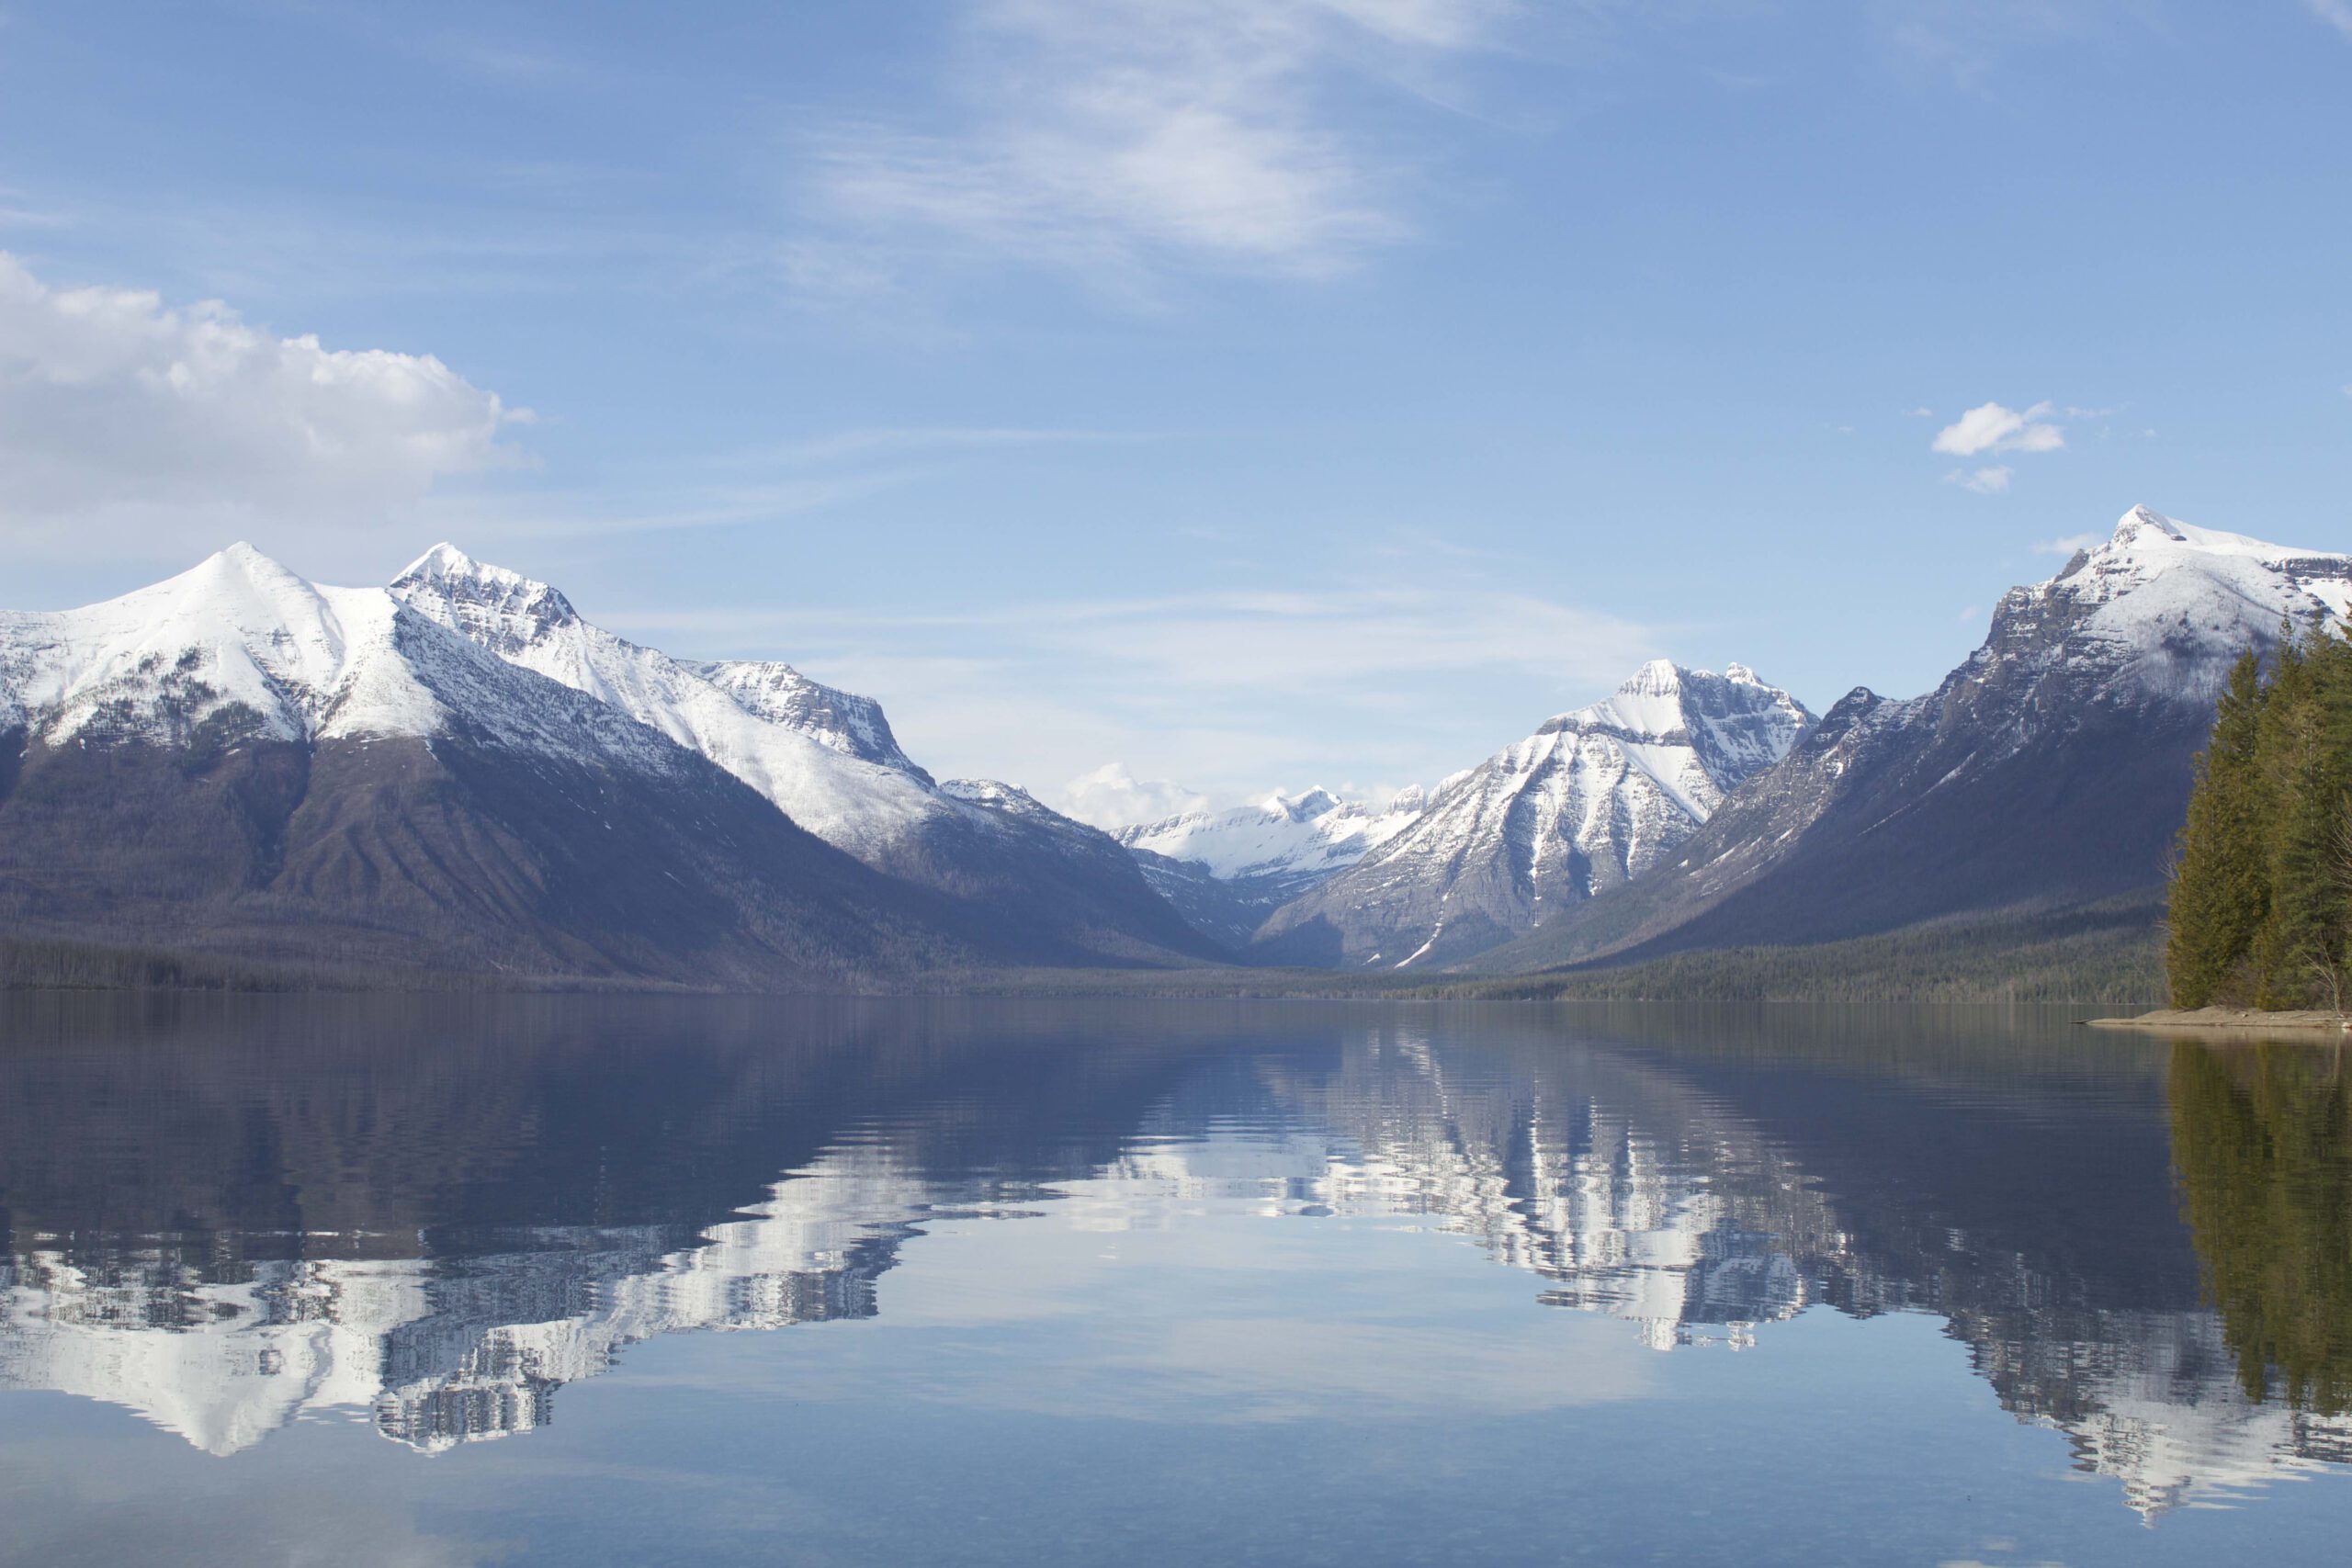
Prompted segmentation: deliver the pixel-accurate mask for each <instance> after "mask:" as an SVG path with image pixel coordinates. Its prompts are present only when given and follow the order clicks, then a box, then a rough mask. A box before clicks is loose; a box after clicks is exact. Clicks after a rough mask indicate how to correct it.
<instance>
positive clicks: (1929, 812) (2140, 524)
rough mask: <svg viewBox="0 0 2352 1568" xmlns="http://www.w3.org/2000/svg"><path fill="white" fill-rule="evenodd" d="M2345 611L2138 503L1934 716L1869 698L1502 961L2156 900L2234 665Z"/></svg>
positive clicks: (2253, 554)
mask: <svg viewBox="0 0 2352 1568" xmlns="http://www.w3.org/2000/svg"><path fill="white" fill-rule="evenodd" d="M2348 602H2352V557H2345V556H2338V555H2323V554H2318V553H2315V552H2309V551H2301V550H2294V549H2289V548H2286V547H2279V546H2274V545H2266V544H2263V543H2261V542H2260V541H2258V540H2254V539H2247V538H2244V537H2241V536H2237V535H2233V534H2220V533H2215V532H2212V531H2210V530H2206V529H2199V528H2194V527H2190V526H2188V525H2185V524H2181V523H2177V522H2175V521H2173V520H2172V519H2170V518H2166V517H2162V516H2159V515H2158V514H2156V513H2153V512H2150V511H2148V510H2147V509H2146V508H2144V507H2143V508H2138V509H2135V510H2134V511H2132V512H2131V513H2129V514H2127V515H2126V516H2125V517H2124V519H2123V520H2122V522H2121V523H2120V524H2119V525H2117V528H2116V530H2115V534H2114V536H2113V537H2111V538H2110V539H2109V541H2108V542H2107V543H2106V544H2104V545H2102V546H2100V547H2098V548H2097V549H2095V550H2089V551H2085V552H2081V553H2079V554H2077V556H2076V557H2075V559H2074V560H2072V561H2070V562H2069V563H2068V564H2067V566H2066V568H2065V570H2063V571H2061V572H2060V573H2059V574H2058V576H2056V577H2055V578H2052V580H2051V581H2047V582H2044V583H2041V584H2039V585H2038V586H2035V587H2031V588H2018V589H2013V590H2011V591H2010V592H2008V593H2007V595H2005V596H2004V597H2003V599H2002V601H2001V603H2000V604H1999V606H1998V607H1997V608H1996V611H1995V612H1994V616H1993V626H1992V631H1991V634H1990V635H1989V636H1988V637H1986V639H1985V645H1984V646H1983V647H1982V648H1980V649H1977V651H1976V652H1975V653H1974V654H1973V655H1971V656H1970V658H1969V660H1968V661H1967V662H1966V663H1964V664H1962V666H1961V667H1960V668H1959V669H1957V670H1955V671H1952V673H1951V675H1950V676H1949V677H1947V678H1946V679H1945V681H1944V682H1943V684H1942V685H1941V686H1939V687H1938V688H1937V689H1936V690H1935V691H1934V692H1932V693H1930V694H1928V695H1926V696H1923V697H1917V698H1913V699H1910V700H1908V701H1890V700H1888V699H1886V698H1883V697H1880V696H1878V695H1877V694H1874V693H1871V692H1869V691H1864V690H1857V691H1855V692H1853V693H1851V694H1849V695H1847V696H1846V697H1845V698H1844V699H1842V700H1841V701H1839V702H1838V704H1837V705H1834V706H1833V707H1832V708H1831V709H1830V711H1829V712H1828V713H1827V714H1826V715H1825V716H1823V718H1822V720H1821V722H1820V723H1819V725H1817V726H1816V727H1815V728H1814V729H1813V730H1812V731H1811V732H1810V733H1809V734H1807V735H1806V736H1805V737H1804V739H1802V740H1801V741H1799V742H1798V744H1797V745H1796V746H1795V747H1794V748H1793V749H1792V750H1790V752H1789V753H1788V755H1787V757H1786V758H1785V759H1784V760H1782V761H1781V762H1780V763H1779V765H1777V766H1775V767H1772V768H1770V769H1768V770H1765V771H1764V772H1762V773H1758V775H1757V776H1755V777H1754V778H1752V779H1750V780H1749V781H1748V782H1747V784H1745V785H1744V786H1742V787H1741V788H1740V789H1739V790H1738V791H1736V793H1735V794H1734V795H1732V797H1731V799H1730V800H1729V801H1728V802H1726V803H1725V804H1724V807H1723V808H1722V809H1721V810H1720V811H1718V812H1717V813H1716V814H1715V815H1714V816H1713V818H1711V819H1710V820H1709V821H1708V822H1707V824H1706V825H1705V826H1704V827H1703V828H1702V829H1699V830H1698V831H1696V832H1694V833H1693V834H1691V836H1690V838H1689V839H1688V840H1686V841H1684V842H1682V843H1681V844H1679V846H1678V848H1677V851H1676V852H1675V854H1674V855H1673V856H1671V857H1670V858H1669V859H1668V860H1667V861H1666V862H1665V863H1663V864H1662V865H1661V866H1660V867H1659V869H1657V871H1655V872H1653V873H1652V874H1649V875H1648V876H1646V877H1644V878H1642V879H1641V880H1639V881H1637V882H1635V883H1634V884H1633V885H1631V886H1626V887H1623V888H1622V889H1619V890H1617V891H1614V892H1611V894H1609V895H1608V896H1607V897H1601V898H1597V899H1595V900H1593V901H1592V902H1591V903H1590V904H1589V905H1586V906H1584V907H1581V908H1574V909H1566V910H1562V911H1559V912H1556V913H1555V914H1554V915H1553V916H1552V917H1550V918H1548V919H1546V920H1545V921H1544V924H1543V925H1542V926H1541V928H1540V929H1538V930H1536V931H1533V932H1532V933H1530V934H1529V935H1527V936H1525V937H1523V938H1521V939H1520V940H1519V941H1517V942H1512V943H1511V944H1510V945H1509V946H1508V947H1505V948H1502V949H1500V950H1498V951H1497V952H1495V953H1490V954H1488V955H1487V957H1486V958H1485V959H1483V960H1482V961H1481V965H1482V966H1493V967H1501V968H1508V969H1513V970H1530V969H1541V968H1546V967H1551V966H1555V965H1560V964H1573V963H1579V962H1588V961H1591V960H1594V959H1599V958H1604V957H1605V958H1610V959H1611V960H1636V959H1642V958H1647V957H1653V956H1657V955H1660V954H1665V953H1678V952H1687V951H1691V950H1697V949H1704V948H1719V947H1733V946H1741V945H1748V944H1760V943H1773V944H1784V943H1798V942H1829V941H1835V940H1838V939H1839V938H1844V937H1854V936H1862V935H1867V934H1870V933H1872V932H1877V931H1891V930H1894V929H1897V928H1900V927H1904V926H1907V925H1912V924H1916V923H1917V922H1920V921H1924V920H1929V919H1938V918H1940V917H1945V916H1953V915H1963V914H1970V913H1975V912H1982V911H1988V910H1995V909H2004V908H2020V907H2032V908H2044V909H2047V908H2067V907H2073V906H2079V905H2085V904H2090V903H2095V902H2097V901H2098V900H2101V899H2106V898H2111V897H2118V896H2120V895H2125V894H2131V893H2136V892H2142V891H2144V890H2147V889H2151V888H2153V887H2154V886H2157V885H2158V884H2160V883H2161V882H2162V881H2163V879H2164V875H2165V866H2166V863H2167V861H2166V856H2167V855H2168V854H2169V852H2170V851H2171V847H2172V842H2173V839H2174V836H2175V835H2176V834H2177V833H2178V831H2179V829H2180V824H2181V820H2182V818H2183V816H2184V814H2185V812H2186V810H2187V806H2188V787H2189V778H2190V768H2191V763H2192V760H2193V759H2194V757H2195V755H2196V753H2197V751H2198V750H2199V748H2200V747H2202V746H2203V745H2204V742H2205V737H2206V734H2207V732H2208V731H2209V730H2210V729H2211V725H2212V718H2213V705H2214V702H2215V700H2216V699H2217V697H2218V695H2219V694H2220V691H2221V687H2222V681H2223V679H2224V678H2225V677H2226V675H2227V673H2228V671H2229V667H2230V665H2231V663H2232V662H2233V660H2236V659H2237V658H2238V656H2239V655H2240V654H2242V653H2244V652H2245V650H2246V649H2249V648H2267V647H2269V646H2271V645H2272V644H2273V643H2274V642H2275V641H2276V639H2277V637H2278V631H2279V627H2280V626H2281V625H2282V624H2292V625H2293V626H2296V627H2298V628H2300V629H2302V630H2306V631H2307V630H2310V629H2312V628H2313V627H2316V626H2321V625H2324V624H2326V622H2327V621H2328V620H2329V619H2330V618H2332V617H2340V616H2341V615H2343V614H2344V612H2345V609H2346V604H2347V603H2348Z"/></svg>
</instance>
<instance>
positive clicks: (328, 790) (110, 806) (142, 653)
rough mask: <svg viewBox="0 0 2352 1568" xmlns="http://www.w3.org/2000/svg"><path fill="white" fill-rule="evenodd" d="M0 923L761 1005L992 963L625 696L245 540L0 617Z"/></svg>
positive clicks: (931, 907) (888, 882) (923, 906)
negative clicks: (638, 712) (656, 726)
mask: <svg viewBox="0 0 2352 1568" xmlns="http://www.w3.org/2000/svg"><path fill="white" fill-rule="evenodd" d="M0 924H5V926H6V929H7V930H8V931H10V932H11V934H14V935H18V936H33V935H62V936H72V937H79V938H85V939H88V940H93V941H100V942H117V943H139V942H145V943H155V944H162V945H172V946H181V947H186V948H188V949H191V950H198V951H209V952H214V953H235V954H238V955H240V956H243V957H251V958H262V959H272V960H281V961H288V962H297V963H310V964H336V965H416V966H423V967H427V968H443V969H455V970H467V971H484V970H488V971H497V972H505V973H510V974H524V975H571V976H613V977H622V978H628V979H632V980H646V979H656V980H676V981H686V982H694V983H702V984H711V983H718V984H732V985H756V986H783V987H791V986H806V985H822V986H837V985H842V984H854V983H858V982H861V981H863V980H865V979H868V978H871V977H873V976H879V975H888V974H892V973H898V972H901V971H904V970H906V969H908V968H910V967H923V966H930V965H935V964H958V963H968V962H973V961H975V960H976V959H978V958H979V957H981V956H983V955H985V954H986V953H988V951H989V948H988V945H987V943H985V942H981V941H977V940H975V939H974V938H973V937H972V936H971V935H969V934H967V933H968V931H969V929H970V928H969V927H968V925H967V924H966V922H964V921H962V920H961V919H959V916H958V911H956V909H955V908H953V907H952V906H951V905H950V904H949V903H948V901H946V900H944V899H942V898H940V897H937V896H936V895H934V894H933V893H931V892H929V891H927V890H924V889H921V888H916V887H911V886H906V885H904V884H902V883H899V882H896V881H893V880H892V879H890V878H888V877H885V876H882V875H880V874H876V873H875V872H873V871H871V870H869V869H868V868H866V867H865V866H864V865H862V864H860V863H858V862H856V861H855V860H854V859H852V858H851V857H850V856H848V855H845V854H843V853H842V852H839V851H837V850H835V849H834V848H832V847H831V845H828V844H826V843H824V842H822V841H821V840H818V839H816V838H814V837H812V836H810V835H809V833H807V832H805V831H803V830H802V829H799V828H797V827H796V826H794V825H793V824H792V822H791V821H789V820H788V819H787V818H785V817H784V816H783V814H781V813H779V812H778V811H776V810H775V808H774V807H772V806H771V805H770V804H769V803H768V802H767V801H765V800H763V799H762V798H761V797H760V796H759V795H757V794H755V793H754V792H753V791H752V790H751V789H749V788H746V787H745V786H744V785H743V784H741V783H740V782H739V781H737V780H736V779H735V778H734V777H732V776H731V775H729V773H727V772H725V771H724V770H722V769H720V768H719V767H718V766H716V765H714V764H713V763H711V762H710V761H707V759H705V758H704V757H703V756H701V755H700V754H698V753H697V752H695V751H692V750H687V749H685V748H684V747H681V746H678V745H676V744H674V743H673V741H671V740H670V739H667V738H665V737H664V736H663V735H662V734H660V733H659V732H657V731H655V730H653V729H650V728H647V727H645V726H644V725H642V724H639V723H638V722H637V721H636V720H635V719H633V718H631V717H629V716H628V715H626V714H624V713H623V712H621V711H620V710H619V709H617V708H616V707H613V706H611V705H607V704H605V703H603V702H600V701H597V700H595V699H594V698H593V697H590V696H587V695H584V694H581V693H578V692H575V691H573V690H571V689H570V688H569V687H567V686H564V685H561V684H559V683H558V682H553V681H550V680H548V679H547V678H545V677H544V676H541V675H538V674H536V673H533V672H532V671H527V670H523V669H519V668H517V667H515V666H514V665H511V664H508V663H505V662H503V661H502V660H498V659H496V658H494V657H492V655H491V654H489V653H487V652H485V651H484V650H482V649H480V648H478V647H476V646H475V645H474V644H473V643H471V642H469V641H467V640H465V639H464V638H462V637H455V636H452V635H450V634H449V633H448V632H447V631H446V630H445V629H444V628H443V627H442V626H439V625H437V624H435V622H434V621H432V620H431V619H429V618H427V617H426V616H424V615H420V614H418V613H417V612H416V611H415V610H413V609H412V608H410V607H409V606H408V605H407V604H403V603H402V602H401V600H400V599H398V598H395V597H394V596H393V595H392V594H390V593H389V592H386V591H384V590H382V589H379V588H378V589H369V588H323V587H320V586H317V585H315V584H312V583H310V582H306V581H303V580H302V579H300V578H299V577H297V576H295V575H294V574H293V573H292V572H290V571H288V570H286V569H285V568H284V567H282V566H279V565H278V564H277V562H275V561H272V560H270V559H268V558H266V557H264V556H262V555H261V554H259V553H258V552H257V551H255V550H254V549H252V548H250V547H246V546H243V545H239V546H234V547H231V548H229V549H227V550H224V551H222V552H221V553H220V554H219V555H216V556H214V557H212V558H210V559H209V560H207V561H205V562H204V563H202V564H201V565H199V566H198V567H197V568H196V569H194V570H191V571H188V572H186V573H183V574H182V575H180V576H178V577H175V578H173V579H171V580H170V581H165V582H163V583H159V584H157V585H155V586H153V587H152V588H146V589H142V590H140V591H139V592H134V593H130V594H128V595H126V596H124V597H123V598H120V599H117V600H113V601H110V602H108V603H106V604H96V605H92V606H89V607H87V608H85V609H81V610H73V611H65V612H60V613H53V614H24V613H17V612H0ZM959 927H961V928H963V929H961V930H959V929H958V928H959Z"/></svg>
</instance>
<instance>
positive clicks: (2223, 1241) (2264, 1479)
mask: <svg viewBox="0 0 2352 1568" xmlns="http://www.w3.org/2000/svg"><path fill="white" fill-rule="evenodd" d="M2344 1055H2345V1053H2344V1052H2343V1050H2342V1049H2341V1048H2340V1047H2327V1046H2310V1045H2300V1046H2287V1047H2267V1048H2256V1047H2252V1046H2226V1047H2220V1048H2208V1047H2205V1046H2201V1045H2197V1044H2182V1043H2166V1042H2162V1041H2154V1040H2146V1039H2138V1038H2119V1037H2113V1036H2109V1035H2105V1034H2095V1033H2093V1032H2090V1031H2086V1030H2082V1029H2078V1028H2073V1027H2069V1025H2068V1023H2067V1021H2066V1020H2065V1019H2064V1017H2063V1016H2060V1015H2054V1014H2046V1013H2032V1012H2028V1013H2018V1012H2013V1011H1985V1012H1975V1011H1969V1010H1926V1009H1920V1010H1900V1009H1893V1010H1793V1009H1770V1010H1767V1009H1753V1010H1672V1009H1659V1008H1653V1009H1614V1010H1611V1009H1573V1008H1544V1007H1506V1006H1493V1007H1444V1006H1401V1005H1400V1006H1390V1005H1361V1006H1359V1005H1353V1004H1347V1005H1338V1004H1319V1003H1312V1004H1311V1003H1296V1004H1240V1003H1235V1004H1218V1003H1185V1004H1174V1003H1170V1004H1160V1003H1137V1002H1101V1003H1096V1002H1085V1003H1067V1004H1064V1003H1055V1004H1046V1003H1027V1002H1003V1003H979V1002H969V1003H936V1002H931V1003H926V1002H905V1003H897V1002H892V1003H817V1004H807V1003H802V1004H787V1003H779V1002H757V1003H754V1002H734V1001H708V1000H681V999H668V998H629V999H626V1000H620V1001H613V1000H605V999H587V998H503V999H478V1000H468V999H446V998H445V999H435V1000H426V1001H419V1000H408V999H390V1000H388V999H383V998H342V999H300V1000H279V999H254V1000H247V999H225V1000H224V999H220V998H103V997H99V998H43V997H17V998H0V1234H5V1235H6V1244H7V1246H6V1257H5V1260H0V1559H5V1560H6V1562H10V1563H18V1562H22V1563H52V1562H59V1563H62V1562H76V1563H79V1562H91V1563H109V1564H118V1563H126V1562H132V1563H135V1562H190V1563H209V1562H219V1563H234V1564H239V1565H240V1568H251V1565H254V1564H266V1563H280V1562H286V1563H319V1564H378V1563H382V1564H390V1563H400V1564H443V1563H472V1562H499V1563H524V1564H533V1563H582V1562H622V1563H662V1562H692V1563H695V1564H702V1565H707V1564H713V1563H725V1562H811V1563H834V1562H841V1563H861V1564H865V1563H888V1564H898V1563H925V1562H954V1563H1006V1564H1024V1565H1025V1564H1035V1563H1084V1564H1090V1565H1093V1564H1103V1563H1160V1562H1169V1563H1188V1564H1190V1563H1227V1562H1236V1563H1239V1562H1265V1563H1283V1564H1294V1563H1341V1564H1376V1563H1415V1562H1429V1563H1481V1562H1497V1563H1514V1564H1516V1563H1544V1562H1600V1563H1620V1562H1665V1563H1696V1562H1726V1563H1739V1564H1758V1563H1778V1562H1788V1563H1805V1564H1819V1563H1825V1562H1867V1563H1878V1562H1887V1563H1995V1564H2029V1563H2042V1562H2063V1563H2066V1564H2069V1565H2075V1568H2080V1565H2086V1564H2095V1563H2124V1562H2130V1563H2163V1562H2184V1563H2200V1564H2205V1563H2215V1562H2234V1561H2248V1562H2263V1563H2266V1564H2284V1563H2298V1562H2343V1561H2345V1560H2346V1544H2345V1543H2346V1540H2352V1414H2346V1412H2347V1410H2352V1148H2347V1126H2352V1098H2347V1096H2352V1089H2347V1076H2346V1074H2345V1072H2344V1067H2345V1063H2344V1061H2343V1056H2344Z"/></svg>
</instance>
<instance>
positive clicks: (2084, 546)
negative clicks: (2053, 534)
mask: <svg viewBox="0 0 2352 1568" xmlns="http://www.w3.org/2000/svg"><path fill="white" fill-rule="evenodd" d="M2106 542H2107V536H2105V535H2104V534H2068V535H2066V536H2064V537H2062V538H2056V539H2037V540H2035V541H2034V545H2033V553H2034V554H2035V555H2038V556H2064V557H2072V556H2073V555H2074V553H2075V551H2076V550H2089V549H2097V548H2098V547H2099V546H2100V545H2103V544H2105V543H2106Z"/></svg>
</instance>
